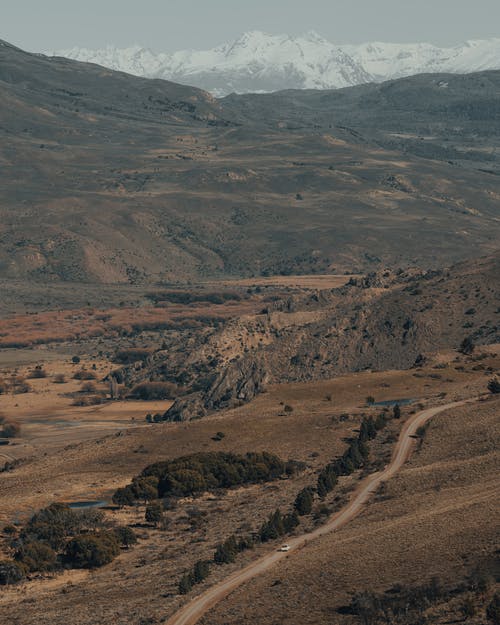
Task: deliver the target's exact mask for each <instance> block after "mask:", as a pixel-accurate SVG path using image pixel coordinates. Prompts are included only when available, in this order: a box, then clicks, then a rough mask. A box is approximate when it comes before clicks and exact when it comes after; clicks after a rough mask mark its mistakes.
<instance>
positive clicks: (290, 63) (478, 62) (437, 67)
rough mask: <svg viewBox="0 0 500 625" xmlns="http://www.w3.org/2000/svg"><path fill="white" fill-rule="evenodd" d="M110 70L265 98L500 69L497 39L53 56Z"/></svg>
mask: <svg viewBox="0 0 500 625" xmlns="http://www.w3.org/2000/svg"><path fill="white" fill-rule="evenodd" d="M50 54H51V55H55V56H63V57H67V58H70V59H73V60H78V61H83V62H89V63H95V64H97V65H102V66H104V67H108V68H110V69H114V70H116V71H124V72H127V73H130V74H134V75H138V76H142V77H147V78H163V79H167V80H172V81H174V82H179V83H181V84H188V85H192V86H195V87H199V88H201V89H205V90H206V91H209V92H211V93H212V94H213V95H215V96H217V97H223V96H225V95H228V94H230V93H233V92H234V93H252V92H253V93H266V92H271V91H278V90H283V89H338V88H343V87H350V86H355V85H359V84H365V83H369V82H382V81H385V80H391V79H396V78H403V77H407V76H412V75H416V74H422V73H472V72H478V71H484V70H489V69H500V38H491V39H484V40H481V39H477V40H468V41H466V42H464V43H463V44H459V45H456V46H452V47H439V46H436V45H433V44H428V43H416V44H412V43H402V44H398V43H384V42H368V43H364V44H359V45H358V44H356V45H351V44H344V45H336V44H334V43H332V42H330V41H328V40H327V39H325V38H324V37H322V36H321V35H319V34H318V33H316V32H314V31H309V32H307V33H305V34H304V35H300V36H296V37H291V36H289V35H269V34H266V33H263V32H261V31H250V32H247V33H244V34H243V35H241V36H240V37H238V38H237V39H236V40H234V41H232V42H229V43H225V44H221V45H219V46H216V47H214V48H212V49H210V50H181V51H177V52H174V53H172V54H167V53H164V52H159V53H155V52H153V51H152V50H150V49H148V48H145V47H142V46H140V45H134V46H131V47H129V48H117V47H114V46H106V47H105V48H102V49H97V50H92V49H87V48H80V47H74V48H71V49H68V50H59V51H55V52H51V53H50Z"/></svg>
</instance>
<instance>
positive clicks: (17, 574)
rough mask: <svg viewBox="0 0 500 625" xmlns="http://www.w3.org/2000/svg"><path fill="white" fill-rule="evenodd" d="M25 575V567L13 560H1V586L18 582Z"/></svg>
mask: <svg viewBox="0 0 500 625" xmlns="http://www.w3.org/2000/svg"><path fill="white" fill-rule="evenodd" d="M24 577H25V573H24V570H23V567H22V566H21V565H19V564H17V562H14V561H12V560H0V586H7V585H9V584H17V583H18V582H20V581H21V580H23V579H24Z"/></svg>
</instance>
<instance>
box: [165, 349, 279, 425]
mask: <svg viewBox="0 0 500 625" xmlns="http://www.w3.org/2000/svg"><path fill="white" fill-rule="evenodd" d="M266 380H267V374H266V371H265V368H264V365H263V363H261V362H258V361H256V360H254V359H248V360H246V359H242V360H238V361H236V362H233V363H231V364H230V365H229V366H228V367H226V368H225V369H223V370H222V372H221V373H220V374H219V376H218V377H217V379H216V380H215V382H214V383H213V384H212V386H211V387H210V388H209V389H208V391H207V392H205V393H192V394H191V395H187V396H186V397H180V398H179V399H178V400H177V401H176V402H175V403H174V405H173V406H172V407H171V408H169V410H167V412H166V413H165V414H164V419H165V420H166V421H190V420H192V419H200V418H202V417H204V416H205V415H206V414H207V413H208V412H210V411H215V410H220V409H222V408H234V407H236V406H239V405H241V404H244V403H246V402H249V401H251V400H252V399H253V398H254V397H255V396H256V395H258V394H259V393H261V392H262V390H263V389H264V387H265V383H266Z"/></svg>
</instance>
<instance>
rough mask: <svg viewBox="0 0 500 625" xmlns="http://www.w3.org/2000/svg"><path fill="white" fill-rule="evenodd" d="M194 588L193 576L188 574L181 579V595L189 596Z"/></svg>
mask: <svg viewBox="0 0 500 625" xmlns="http://www.w3.org/2000/svg"><path fill="white" fill-rule="evenodd" d="M192 588H193V580H192V579H191V575H190V574H189V573H186V574H185V575H183V576H182V577H181V581H180V582H179V594H180V595H187V594H188V592H191V589H192Z"/></svg>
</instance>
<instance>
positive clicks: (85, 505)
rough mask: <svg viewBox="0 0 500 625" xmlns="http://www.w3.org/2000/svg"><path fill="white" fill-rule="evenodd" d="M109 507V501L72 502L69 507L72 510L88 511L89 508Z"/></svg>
mask: <svg viewBox="0 0 500 625" xmlns="http://www.w3.org/2000/svg"><path fill="white" fill-rule="evenodd" d="M107 505H108V502H107V501H71V502H70V503H68V506H69V507H70V508H71V509H72V510H88V509H89V508H104V507H106V506H107Z"/></svg>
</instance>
